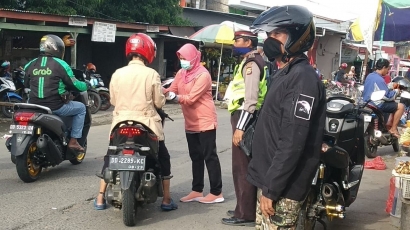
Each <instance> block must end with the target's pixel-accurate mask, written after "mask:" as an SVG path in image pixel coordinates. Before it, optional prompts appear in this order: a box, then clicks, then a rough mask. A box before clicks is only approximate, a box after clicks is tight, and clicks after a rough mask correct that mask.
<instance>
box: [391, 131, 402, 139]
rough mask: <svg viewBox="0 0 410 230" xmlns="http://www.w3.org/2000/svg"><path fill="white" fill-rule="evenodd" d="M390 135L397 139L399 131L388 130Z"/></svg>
mask: <svg viewBox="0 0 410 230" xmlns="http://www.w3.org/2000/svg"><path fill="white" fill-rule="evenodd" d="M389 133H390V135H392V136H393V137H396V138H397V139H398V138H400V133H399V132H397V133H396V132H391V131H389Z"/></svg>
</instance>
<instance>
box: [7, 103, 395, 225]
mask: <svg viewBox="0 0 410 230" xmlns="http://www.w3.org/2000/svg"><path fill="white" fill-rule="evenodd" d="M173 118H175V122H167V123H166V125H165V133H166V138H167V139H166V143H167V147H168V149H169V151H170V153H171V157H172V173H173V175H174V178H173V179H172V181H171V183H172V188H171V190H172V197H173V198H174V199H175V200H179V198H180V197H182V196H184V195H185V194H187V193H188V192H189V191H190V184H191V164H190V159H189V156H188V153H187V144H186V140H185V135H184V132H183V130H184V126H183V119H182V117H181V115H174V116H173ZM218 118H219V129H218V132H217V138H218V139H217V145H218V153H219V156H220V160H221V165H222V176H223V183H224V187H223V193H224V196H225V200H226V201H225V202H224V203H221V204H213V205H205V204H199V203H188V204H181V203H180V202H178V204H179V209H178V210H176V211H172V212H168V213H165V212H161V211H160V210H159V204H160V199H159V200H158V201H157V202H156V203H155V204H150V205H147V206H145V207H144V208H143V209H140V210H139V216H138V219H139V221H138V225H137V226H136V227H135V228H134V229H152V230H155V229H175V230H176V229H187V230H188V229H222V230H224V229H241V227H230V226H225V225H222V224H221V223H220V219H221V218H222V217H225V212H226V211H227V210H228V209H232V208H233V207H234V205H235V194H234V189H233V183H232V177H231V161H230V157H231V153H230V146H231V144H230V140H231V133H230V123H229V115H228V113H227V111H226V110H218ZM108 130H109V125H101V126H93V127H92V128H91V131H90V136H89V152H88V153H87V156H86V159H85V161H84V162H83V163H82V164H80V165H77V166H73V165H71V164H70V163H69V162H64V163H62V164H61V165H59V166H57V167H55V168H50V169H49V170H47V171H43V173H42V176H41V178H40V180H39V181H37V182H35V183H31V184H25V183H23V182H21V181H20V180H19V178H18V176H17V174H16V171H15V166H14V164H13V163H11V162H10V155H9V153H8V152H7V150H6V148H5V147H4V139H1V140H0V152H1V154H0V216H1V217H2V218H1V219H2V220H0V229H7V230H8V229H53V230H54V229H76V230H78V229H128V228H126V227H125V226H124V225H123V223H122V213H121V211H118V210H115V209H114V208H109V209H107V210H104V211H95V210H94V209H93V207H92V200H93V198H94V197H95V196H96V195H97V192H98V178H97V177H96V176H95V175H94V174H95V173H96V172H98V171H99V170H100V168H101V166H102V163H103V161H102V157H103V155H104V154H105V152H106V148H107V138H108ZM381 152H382V153H383V155H385V158H386V159H387V162H388V165H389V166H390V169H388V170H385V171H372V170H367V171H365V174H364V178H363V182H362V185H361V189H360V194H359V198H358V200H357V201H356V203H354V204H353V205H352V206H351V207H350V208H349V209H348V212H347V218H346V219H345V220H337V221H334V222H332V223H330V224H329V226H328V229H332V230H342V229H343V230H344V229H383V230H390V229H396V228H394V227H392V226H391V225H390V223H389V216H388V215H387V214H386V213H385V212H384V209H385V200H386V198H387V195H388V185H389V176H390V173H389V171H390V170H391V166H392V164H393V163H392V162H393V161H394V158H393V157H391V156H390V155H389V152H391V147H386V148H383V149H382V150H381ZM390 172H391V171H390ZM206 181H207V180H206ZM205 191H206V192H207V191H209V184H208V183H206V186H205ZM248 229H252V228H248ZM317 229H322V228H321V227H317Z"/></svg>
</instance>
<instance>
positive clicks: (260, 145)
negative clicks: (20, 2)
mask: <svg viewBox="0 0 410 230" xmlns="http://www.w3.org/2000/svg"><path fill="white" fill-rule="evenodd" d="M251 29H253V30H254V31H266V32H267V34H268V38H267V39H266V40H265V42H264V45H263V50H264V52H265V55H266V56H267V57H268V58H269V60H270V61H274V60H275V61H277V62H278V63H279V70H278V71H277V72H276V74H275V75H274V76H273V77H272V78H273V79H272V84H271V86H270V88H269V91H268V93H267V94H266V97H265V102H264V105H263V107H262V109H261V112H260V115H259V118H258V122H257V124H256V128H255V133H254V137H253V144H252V153H253V158H252V160H251V162H250V163H249V168H248V177H247V179H248V180H249V182H250V183H252V184H254V185H255V186H256V187H258V202H257V203H258V204H257V211H256V228H257V229H265V230H268V229H269V230H272V229H294V227H295V225H296V221H297V217H298V213H299V211H300V209H301V205H302V203H303V201H304V200H305V198H306V196H307V194H308V192H309V189H310V185H311V183H312V180H313V177H314V175H315V173H316V169H317V167H318V164H319V159H320V150H321V144H322V138H323V130H324V125H325V111H326V95H325V89H324V86H323V84H322V83H321V81H320V80H319V78H318V77H317V74H316V72H315V70H314V69H313V68H312V66H311V65H310V64H309V60H308V58H307V57H306V56H305V55H304V54H303V53H304V52H305V51H307V50H309V49H310V48H311V47H312V45H313V43H314V40H315V24H314V21H313V15H312V13H311V12H309V11H308V10H307V9H306V8H305V7H302V6H293V5H291V6H280V7H272V8H270V9H269V10H267V11H265V12H263V13H262V14H261V15H259V17H258V18H257V19H256V20H255V21H254V22H253V24H252V26H251Z"/></svg>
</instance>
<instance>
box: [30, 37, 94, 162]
mask: <svg viewBox="0 0 410 230" xmlns="http://www.w3.org/2000/svg"><path fill="white" fill-rule="evenodd" d="M64 52H65V45H64V42H63V40H62V39H61V38H59V37H58V36H56V35H53V34H48V35H45V36H43V37H42V38H41V41H40V56H39V57H38V58H35V59H34V60H32V61H30V62H29V63H28V64H27V65H26V66H25V67H24V71H25V72H26V75H25V77H24V88H25V89H24V91H25V92H26V93H29V97H30V103H32V104H37V105H42V106H46V107H49V108H50V109H51V111H53V113H54V114H56V115H58V116H69V117H73V124H72V129H71V139H70V141H69V143H68V147H69V148H70V149H72V150H74V152H76V153H77V154H79V153H82V152H84V148H83V147H82V146H81V145H80V144H79V143H78V142H77V139H79V138H81V136H82V131H83V126H84V119H85V114H86V108H85V105H84V104H83V103H81V102H77V101H71V100H69V92H68V91H67V89H66V88H68V89H69V90H74V91H80V92H83V91H87V88H88V86H87V84H86V83H84V82H82V81H79V80H77V79H76V78H75V77H74V74H73V71H72V70H71V68H70V66H69V65H68V64H67V63H66V62H65V61H64V60H62V58H63V57H64Z"/></svg>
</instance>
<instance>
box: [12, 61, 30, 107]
mask: <svg viewBox="0 0 410 230" xmlns="http://www.w3.org/2000/svg"><path fill="white" fill-rule="evenodd" d="M25 74H26V73H25V72H24V69H23V67H21V66H20V67H19V68H16V69H14V70H13V82H14V85H15V87H16V91H15V92H16V93H17V94H18V95H20V97H22V98H23V102H27V99H28V95H27V94H26V93H25V92H24V75H25Z"/></svg>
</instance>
